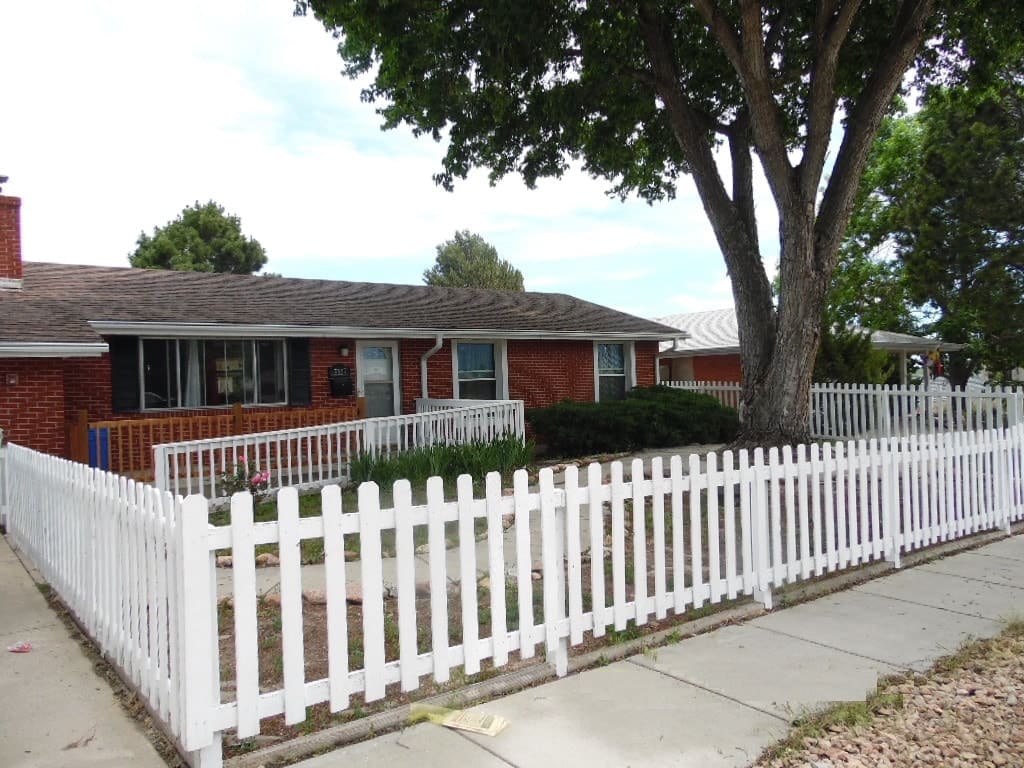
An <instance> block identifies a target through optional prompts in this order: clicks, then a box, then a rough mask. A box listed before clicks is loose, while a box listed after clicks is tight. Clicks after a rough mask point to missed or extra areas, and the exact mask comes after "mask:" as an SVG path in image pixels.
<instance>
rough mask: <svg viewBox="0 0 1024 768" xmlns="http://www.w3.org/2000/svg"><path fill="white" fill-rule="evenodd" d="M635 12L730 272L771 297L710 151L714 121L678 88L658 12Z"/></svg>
mask: <svg viewBox="0 0 1024 768" xmlns="http://www.w3.org/2000/svg"><path fill="white" fill-rule="evenodd" d="M637 11H638V13H637V18H638V21H639V24H640V30H641V33H642V34H643V38H644V43H645V45H646V47H647V52H648V56H649V58H650V62H651V68H652V70H653V73H654V79H655V82H656V84H657V94H658V96H659V97H661V100H662V101H663V102H664V104H665V111H666V114H667V115H668V119H669V123H670V125H671V126H672V133H673V135H674V136H675V137H676V141H678V142H679V146H680V148H681V149H682V151H683V156H684V157H685V158H686V162H687V164H688V165H689V166H690V175H691V176H692V178H693V181H694V184H695V185H696V187H697V194H698V195H700V199H701V203H702V204H703V206H704V211H705V213H706V214H707V216H708V220H709V221H710V223H711V228H712V230H713V231H714V233H715V238H716V239H717V241H718V244H719V247H720V248H721V250H722V255H723V257H724V258H725V262H726V267H727V269H728V270H729V272H730V273H731V274H744V273H747V274H750V275H753V276H755V278H754V281H755V282H758V283H763V284H764V286H766V287H767V290H768V292H769V295H770V289H771V286H770V284H769V282H768V277H767V273H766V272H765V270H764V264H763V263H762V261H761V256H760V252H759V251H758V250H757V247H756V245H757V244H756V241H752V240H751V239H750V237H749V230H748V228H747V226H746V224H745V222H744V221H743V217H742V216H741V215H740V213H739V210H738V209H737V207H736V206H735V205H734V201H733V200H730V199H729V195H728V193H727V192H726V189H725V184H724V183H723V181H722V177H721V174H720V173H719V171H718V165H717V164H716V163H715V158H714V154H713V153H712V151H711V142H710V141H709V140H708V133H709V132H710V130H712V128H713V127H715V124H711V125H709V124H707V122H706V121H705V120H704V119H703V116H702V115H701V114H700V113H699V112H698V110H696V109H694V108H693V105H691V104H690V103H689V101H688V100H687V99H686V97H685V96H684V95H683V93H682V92H681V91H680V89H679V87H678V85H677V82H678V70H677V65H676V61H675V58H674V55H673V48H672V45H671V41H670V40H669V39H667V38H666V34H665V29H666V28H665V25H664V24H663V23H662V19H661V18H660V16H659V15H658V12H657V11H655V10H654V9H653V8H652V7H651V5H650V4H649V3H648V2H645V1H644V0H641V2H638V3H637ZM748 156H749V152H748Z"/></svg>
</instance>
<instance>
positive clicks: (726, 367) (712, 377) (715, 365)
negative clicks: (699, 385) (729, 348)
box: [693, 355, 743, 382]
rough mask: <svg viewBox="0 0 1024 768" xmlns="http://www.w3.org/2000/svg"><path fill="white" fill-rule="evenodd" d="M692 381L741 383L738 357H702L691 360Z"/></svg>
mask: <svg viewBox="0 0 1024 768" xmlns="http://www.w3.org/2000/svg"><path fill="white" fill-rule="evenodd" d="M693 379H694V381H737V382H738V381H742V380H743V377H742V374H741V372H740V356H739V355H704V356H702V357H694V358H693Z"/></svg>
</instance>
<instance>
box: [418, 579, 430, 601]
mask: <svg viewBox="0 0 1024 768" xmlns="http://www.w3.org/2000/svg"><path fill="white" fill-rule="evenodd" d="M416 597H419V598H423V597H430V582H429V581H421V582H420V583H419V584H417V585H416Z"/></svg>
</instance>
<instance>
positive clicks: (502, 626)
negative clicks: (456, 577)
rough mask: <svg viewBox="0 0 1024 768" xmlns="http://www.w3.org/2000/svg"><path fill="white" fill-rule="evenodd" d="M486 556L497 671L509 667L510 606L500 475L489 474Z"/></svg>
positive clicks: (494, 657)
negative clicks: (507, 596) (507, 587)
mask: <svg viewBox="0 0 1024 768" xmlns="http://www.w3.org/2000/svg"><path fill="white" fill-rule="evenodd" d="M485 496H486V504H487V555H488V564H489V566H490V571H489V578H490V582H491V587H490V602H491V642H492V645H493V649H494V653H493V657H492V658H493V660H494V666H495V667H503V666H505V665H506V664H507V663H508V622H507V619H506V617H507V615H508V606H507V605H506V604H505V579H506V576H505V526H504V520H503V514H502V513H503V510H504V505H503V504H502V495H501V475H500V474H499V473H498V472H488V473H487V480H486V489H485Z"/></svg>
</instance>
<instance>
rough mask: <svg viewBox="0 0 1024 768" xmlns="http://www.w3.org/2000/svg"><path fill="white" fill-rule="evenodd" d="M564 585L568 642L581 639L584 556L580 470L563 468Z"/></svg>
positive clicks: (572, 467)
mask: <svg viewBox="0 0 1024 768" xmlns="http://www.w3.org/2000/svg"><path fill="white" fill-rule="evenodd" d="M565 532H566V542H565V544H566V555H567V556H566V569H567V571H568V573H567V578H566V585H567V586H568V588H569V642H570V643H572V644H573V645H579V644H580V643H582V642H583V630H584V627H583V556H582V552H581V551H580V547H581V545H582V543H583V536H582V535H581V532H580V493H579V469H578V468H577V467H575V466H572V465H570V466H568V467H566V468H565Z"/></svg>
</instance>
